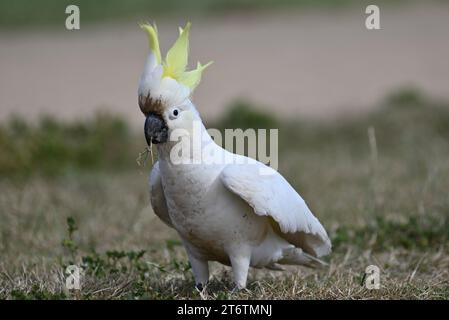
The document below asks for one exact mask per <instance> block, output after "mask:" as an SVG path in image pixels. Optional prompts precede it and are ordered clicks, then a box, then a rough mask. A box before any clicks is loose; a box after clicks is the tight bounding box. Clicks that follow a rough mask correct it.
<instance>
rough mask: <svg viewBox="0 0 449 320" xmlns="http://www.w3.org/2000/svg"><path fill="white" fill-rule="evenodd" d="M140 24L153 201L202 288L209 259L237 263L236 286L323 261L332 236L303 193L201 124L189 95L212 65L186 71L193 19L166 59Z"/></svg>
mask: <svg viewBox="0 0 449 320" xmlns="http://www.w3.org/2000/svg"><path fill="white" fill-rule="evenodd" d="M141 27H142V29H143V30H145V31H146V33H147V35H148V39H149V44H150V53H149V55H148V58H147V60H146V63H145V67H144V71H143V74H142V77H141V80H140V84H139V89H138V97H139V106H140V108H141V110H142V112H143V113H144V115H145V117H146V118H145V137H146V139H147V142H148V144H150V145H151V144H157V154H158V161H157V162H156V163H155V164H154V166H153V168H152V170H151V174H150V178H149V184H150V199H151V205H152V207H153V210H154V212H155V213H156V215H157V216H158V217H159V218H160V219H161V220H162V221H163V222H165V224H167V225H168V226H170V227H172V228H174V229H175V230H176V231H177V232H178V234H179V236H180V238H181V239H182V242H183V244H184V246H185V249H186V251H187V255H188V257H189V260H190V264H191V266H192V270H193V273H194V276H195V282H196V286H197V288H202V287H203V286H204V285H205V284H206V283H207V282H208V279H209V268H208V262H209V261H218V262H220V263H223V264H225V265H230V266H231V267H232V271H233V275H234V281H235V284H236V288H237V289H241V288H244V287H245V286H246V279H247V274H248V269H249V267H250V266H252V267H258V268H263V267H265V268H269V269H282V267H281V265H282V264H292V265H306V266H313V265H319V264H323V262H321V260H319V259H318V258H319V257H321V256H324V255H327V254H329V253H330V251H331V242H330V240H329V237H328V235H327V233H326V231H325V229H324V228H323V226H322V225H321V224H320V222H319V221H318V219H317V218H316V217H315V216H314V215H313V214H312V212H311V211H310V210H309V208H308V207H307V205H306V203H305V202H304V200H303V199H302V198H301V196H300V195H299V194H298V193H296V191H295V190H294V189H293V188H292V186H291V185H290V184H289V183H288V182H287V181H286V180H285V179H284V178H283V177H282V176H281V175H280V174H279V173H278V172H276V171H275V170H273V169H271V168H269V167H268V166H265V165H264V164H262V163H260V162H257V161H255V160H252V161H250V159H249V158H246V157H243V156H241V155H236V154H233V153H230V152H228V151H226V150H225V149H223V148H221V147H220V146H218V145H217V144H215V142H214V140H213V139H212V138H211V136H210V135H209V134H208V132H207V131H206V129H205V127H204V125H203V124H202V122H201V118H200V115H199V113H198V111H197V110H196V108H195V106H194V105H193V104H192V102H191V100H190V97H191V94H192V91H193V90H194V89H195V87H196V86H197V85H198V83H199V82H200V80H201V73H202V72H203V70H204V69H205V68H206V67H207V66H208V65H209V64H207V65H201V64H200V63H198V65H197V68H196V69H195V70H192V71H186V70H185V69H186V66H187V57H188V41H189V40H188V37H189V30H190V24H187V25H186V26H185V28H183V29H182V28H180V30H179V31H180V35H179V38H178V39H177V40H176V42H175V44H174V45H173V47H172V48H171V49H170V50H169V51H168V53H167V56H166V58H165V60H164V61H163V60H162V58H161V53H160V49H159V40H158V35H157V29H156V27H155V26H152V25H149V24H143V25H142V26H141ZM198 136H200V139H198ZM195 141H196V142H195ZM195 143H196V145H195Z"/></svg>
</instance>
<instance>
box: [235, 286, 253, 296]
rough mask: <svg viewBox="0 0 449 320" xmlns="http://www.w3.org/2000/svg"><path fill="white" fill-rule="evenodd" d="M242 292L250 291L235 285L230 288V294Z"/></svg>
mask: <svg viewBox="0 0 449 320" xmlns="http://www.w3.org/2000/svg"><path fill="white" fill-rule="evenodd" d="M243 292H246V293H250V292H251V291H249V290H248V289H247V288H246V287H242V286H239V285H236V286H235V287H234V289H232V290H231V296H233V295H238V294H239V293H243Z"/></svg>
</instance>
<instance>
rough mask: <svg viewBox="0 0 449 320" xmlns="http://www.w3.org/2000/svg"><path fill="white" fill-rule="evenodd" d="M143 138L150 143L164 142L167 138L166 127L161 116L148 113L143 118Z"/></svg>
mask: <svg viewBox="0 0 449 320" xmlns="http://www.w3.org/2000/svg"><path fill="white" fill-rule="evenodd" d="M144 130H145V139H146V140H147V143H148V145H150V143H155V144H158V143H164V142H166V141H167V140H168V127H167V125H166V124H165V121H164V119H162V117H161V116H159V115H157V114H155V113H150V114H149V115H148V117H147V118H146V119H145V127H144Z"/></svg>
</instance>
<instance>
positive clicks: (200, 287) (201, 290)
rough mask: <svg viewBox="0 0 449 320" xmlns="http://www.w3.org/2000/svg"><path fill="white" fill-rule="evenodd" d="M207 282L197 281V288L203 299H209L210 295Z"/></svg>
mask: <svg viewBox="0 0 449 320" xmlns="http://www.w3.org/2000/svg"><path fill="white" fill-rule="evenodd" d="M207 284H208V283H207V282H206V283H205V284H204V285H203V284H202V283H197V284H196V285H195V289H196V291H198V293H199V295H200V297H201V300H207V298H208V295H207Z"/></svg>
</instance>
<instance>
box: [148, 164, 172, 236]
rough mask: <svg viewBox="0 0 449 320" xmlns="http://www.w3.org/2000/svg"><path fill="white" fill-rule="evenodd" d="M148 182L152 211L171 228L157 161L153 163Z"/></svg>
mask: <svg viewBox="0 0 449 320" xmlns="http://www.w3.org/2000/svg"><path fill="white" fill-rule="evenodd" d="M148 182H149V186H150V202H151V207H152V208H153V211H154V213H155V214H156V215H157V216H158V217H159V218H160V219H161V220H162V221H164V222H165V224H166V225H168V226H169V227H172V228H173V224H172V222H171V220H170V216H169V215H168V209H167V202H166V200H165V194H164V189H163V188H162V181H161V175H160V174H159V162H156V163H155V164H154V165H153V168H152V169H151V173H150V177H149V181H148Z"/></svg>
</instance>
